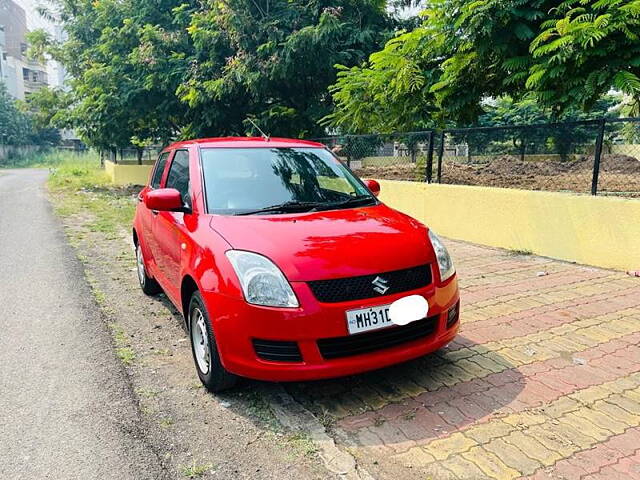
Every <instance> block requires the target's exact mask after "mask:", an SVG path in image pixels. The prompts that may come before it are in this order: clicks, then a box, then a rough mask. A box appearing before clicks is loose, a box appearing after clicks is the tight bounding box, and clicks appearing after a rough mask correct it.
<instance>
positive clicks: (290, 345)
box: [253, 338, 302, 362]
mask: <svg viewBox="0 0 640 480" xmlns="http://www.w3.org/2000/svg"><path fill="white" fill-rule="evenodd" d="M253 348H254V350H255V351H256V355H258V357H259V358H261V359H263V360H271V361H274V362H301V361H302V355H301V354H300V349H299V348H298V344H297V343H296V342H285V341H280V340H260V339H258V338H254V339H253Z"/></svg>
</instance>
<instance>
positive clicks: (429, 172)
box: [424, 130, 435, 183]
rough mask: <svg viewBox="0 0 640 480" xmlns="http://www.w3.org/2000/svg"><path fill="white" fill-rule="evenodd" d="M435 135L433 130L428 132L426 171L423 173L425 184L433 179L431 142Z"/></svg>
mask: <svg viewBox="0 0 640 480" xmlns="http://www.w3.org/2000/svg"><path fill="white" fill-rule="evenodd" d="M434 139H435V135H434V132H433V130H431V131H430V132H429V150H427V169H426V172H425V180H424V181H425V182H427V183H431V179H432V178H433V140H434Z"/></svg>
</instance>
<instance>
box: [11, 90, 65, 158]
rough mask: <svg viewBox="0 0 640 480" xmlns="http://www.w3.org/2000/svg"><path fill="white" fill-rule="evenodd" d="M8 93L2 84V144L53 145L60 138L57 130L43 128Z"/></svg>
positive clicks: (23, 106)
mask: <svg viewBox="0 0 640 480" xmlns="http://www.w3.org/2000/svg"><path fill="white" fill-rule="evenodd" d="M25 107H26V106H25V105H24V104H23V105H20V104H19V103H18V102H16V101H15V100H14V99H13V97H11V96H10V95H9V94H8V93H7V89H6V87H5V85H4V83H2V82H0V144H4V145H52V144H57V143H58V142H59V140H60V136H59V135H58V134H57V132H56V131H55V129H51V128H47V127H43V126H41V125H39V124H38V121H37V119H35V118H34V116H33V115H32V114H31V113H30V112H29V111H26V108H25Z"/></svg>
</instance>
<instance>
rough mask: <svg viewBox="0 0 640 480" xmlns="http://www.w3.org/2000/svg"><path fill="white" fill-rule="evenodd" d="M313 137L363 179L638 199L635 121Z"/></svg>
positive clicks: (639, 128)
mask: <svg viewBox="0 0 640 480" xmlns="http://www.w3.org/2000/svg"><path fill="white" fill-rule="evenodd" d="M316 140H317V141H319V142H321V143H324V144H325V145H327V146H328V147H330V148H333V149H335V151H336V152H337V154H338V155H339V156H340V157H341V158H342V159H343V160H344V161H345V162H347V163H348V164H349V165H350V167H351V168H352V169H353V170H354V171H355V172H356V173H357V174H358V175H360V176H361V177H372V178H380V179H393V180H405V181H422V182H435V183H448V184H458V185H478V186H491V187H503V188H520V189H528V190H547V191H566V192H577V193H591V194H592V195H596V194H601V195H618V196H627V197H640V118H623V119H621V118H612V119H609V118H607V119H599V120H588V121H579V122H564V123H548V124H539V125H511V126H500V127H477V128H462V129H446V130H430V131H424V132H408V133H397V134H389V135H386V134H385V135H342V136H333V137H326V138H320V139H316Z"/></svg>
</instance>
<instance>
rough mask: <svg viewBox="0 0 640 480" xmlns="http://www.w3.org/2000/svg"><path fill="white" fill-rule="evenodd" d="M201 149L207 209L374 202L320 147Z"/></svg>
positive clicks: (230, 211) (231, 211) (285, 209)
mask: <svg viewBox="0 0 640 480" xmlns="http://www.w3.org/2000/svg"><path fill="white" fill-rule="evenodd" d="M201 155H202V168H203V172H204V184H205V191H206V195H207V207H208V210H209V212H210V213H216V214H226V215H252V214H255V215H258V214H266V213H269V214H278V213H289V212H304V211H311V210H327V209H334V208H347V207H351V206H364V205H374V204H376V203H377V201H376V199H375V197H373V196H372V195H371V193H370V192H369V191H368V190H367V188H366V187H365V186H364V185H363V184H362V182H361V181H360V180H358V179H357V178H356V177H355V176H354V175H353V173H351V172H350V171H349V170H348V169H347V168H346V167H345V166H344V165H343V164H342V163H341V162H340V161H339V160H338V159H337V158H336V157H334V156H333V155H332V154H331V153H330V152H329V151H328V150H325V149H323V148H204V149H202V150H201Z"/></svg>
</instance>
